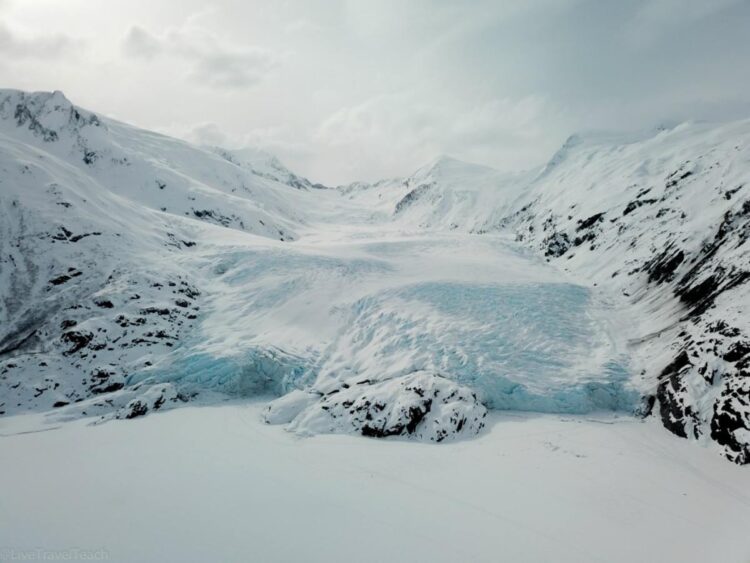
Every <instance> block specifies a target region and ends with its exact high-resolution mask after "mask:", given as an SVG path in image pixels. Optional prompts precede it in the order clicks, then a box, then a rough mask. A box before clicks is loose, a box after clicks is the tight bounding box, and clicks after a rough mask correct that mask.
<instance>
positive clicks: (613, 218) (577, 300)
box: [0, 90, 750, 463]
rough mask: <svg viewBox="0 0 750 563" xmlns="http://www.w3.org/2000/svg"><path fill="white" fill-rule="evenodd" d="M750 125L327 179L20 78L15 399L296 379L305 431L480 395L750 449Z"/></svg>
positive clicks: (4, 119)
mask: <svg viewBox="0 0 750 563" xmlns="http://www.w3.org/2000/svg"><path fill="white" fill-rule="evenodd" d="M749 140H750V122H738V123H732V124H725V125H706V124H684V125H680V126H677V127H674V128H671V129H662V130H657V131H652V132H648V133H645V134H642V135H631V136H629V137H623V136H604V135H584V136H577V137H572V138H571V139H569V140H568V142H566V143H565V145H564V146H563V147H562V148H561V149H560V151H558V153H557V154H556V155H555V156H554V157H553V158H552V159H551V161H550V162H549V163H548V164H547V165H546V166H545V167H544V168H542V169H540V170H534V171H530V172H525V173H519V174H506V173H500V172H497V171H495V170H493V169H490V168H487V167H484V166H479V165H472V164H467V163H462V162H459V161H456V160H453V159H450V158H445V157H444V158H440V159H438V160H436V161H435V162H433V163H431V164H429V165H427V166H425V167H423V168H421V169H419V170H418V171H417V172H415V174H413V175H412V176H410V177H408V178H405V179H395V180H385V181H382V182H378V183H376V184H363V183H358V184H352V185H350V186H345V187H341V188H338V189H336V190H332V189H323V188H322V186H319V185H315V184H312V183H311V182H309V181H308V180H306V179H304V178H301V177H299V176H297V175H295V174H293V173H292V172H290V171H289V170H287V169H286V168H285V167H284V166H283V165H282V164H281V163H279V161H278V160H276V159H275V158H274V157H272V156H270V155H267V154H265V153H262V152H259V151H227V150H224V149H220V148H199V147H195V146H192V145H190V144H188V143H185V142H182V141H178V140H175V139H171V138H168V137H165V136H162V135H158V134H155V133H151V132H147V131H143V130H139V129H137V128H134V127H130V126H128V125H125V124H122V123H118V122H116V121H113V120H110V119H106V118H102V117H99V116H96V115H94V114H92V113H90V112H88V111H85V110H83V109H80V108H77V107H75V106H73V105H72V104H71V103H70V102H69V101H68V100H66V99H65V98H64V96H63V95H62V94H60V93H59V92H56V93H52V94H49V93H34V94H27V93H23V92H18V91H11V90H5V91H2V92H0V247H1V250H0V411H2V413H3V414H10V413H14V412H18V411H21V410H28V409H35V410H40V411H45V410H48V409H53V411H52V412H53V414H52V415H50V416H54V417H55V418H70V417H78V416H82V415H89V416H90V415H98V416H103V417H105V418H108V417H112V416H115V417H120V418H129V417H134V416H138V415H142V414H145V413H146V412H149V411H151V410H156V409H160V408H166V407H168V406H174V405H177V404H180V403H181V402H183V401H188V400H191V399H193V400H211V399H212V398H220V397H223V396H226V395H238V394H239V395H243V396H247V395H257V394H266V393H273V394H276V395H281V397H280V398H278V399H276V400H274V401H272V402H271V403H270V404H269V406H268V408H267V409H266V413H265V417H266V420H267V421H269V422H276V423H288V424H289V428H290V429H292V430H295V431H297V432H300V433H312V432H357V433H361V434H365V435H370V436H389V435H408V436H411V437H415V438H418V439H423V440H433V441H441V440H443V439H448V438H453V437H455V436H461V435H472V434H475V433H476V432H478V431H479V430H480V429H481V428H482V426H483V419H484V416H485V412H486V408H487V407H489V408H499V409H518V410H534V411H546V412H567V413H585V412H592V411H597V410H620V411H625V412H636V411H638V412H640V413H641V414H643V415H649V414H651V413H652V412H653V415H654V416H659V417H660V418H661V420H662V421H663V423H664V425H665V426H666V427H667V428H668V429H670V430H671V431H672V432H674V433H675V434H677V435H679V436H683V437H689V438H695V439H699V440H701V441H704V442H706V443H707V444H715V445H716V446H717V447H718V448H719V449H720V450H721V451H722V452H723V453H724V454H725V455H726V456H727V457H729V458H730V459H733V460H734V461H736V462H738V463H747V462H750V449H749V447H750V446H749V444H750V383H748V381H750V372H749V371H748V366H749V365H750V364H748V362H750V355H749V354H750V337H748V335H749V334H750V326H748V324H749V323H750V321H748V320H747V319H748V315H747V311H745V309H746V308H747V307H748V306H750V295H749V294H748V291H749V290H748V284H747V283H746V282H747V279H748V278H749V277H750V273H749V272H750V264H749V262H750V255H749V254H748V246H747V239H748V236H749V235H750V223H749V222H750V201H749V200H748V196H747V194H746V193H745V192H746V190H747V188H746V185H747V184H748V182H749V181H750V143H749V142H748V141H749Z"/></svg>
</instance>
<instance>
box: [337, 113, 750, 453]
mask: <svg viewBox="0 0 750 563" xmlns="http://www.w3.org/2000/svg"><path fill="white" fill-rule="evenodd" d="M453 167H454V168H457V169H458V170H451V171H450V172H447V171H446V170H445V169H446V168H447V169H448V170H450V168H451V167H450V166H445V168H442V163H441V169H438V170H434V169H433V170H431V171H430V173H429V175H430V177H431V180H429V181H422V180H421V178H423V177H424V172H423V171H420V172H418V173H417V174H415V175H414V177H413V178H410V179H408V180H406V181H405V182H402V183H398V182H395V183H391V184H389V185H386V186H373V187H368V188H367V189H362V188H360V190H358V191H353V192H351V194H353V195H351V194H349V197H355V198H359V197H360V195H359V194H360V193H362V194H367V195H366V197H368V198H371V199H379V200H384V199H388V197H390V198H391V201H390V202H389V203H390V204H391V206H390V210H391V213H392V215H393V217H394V219H395V220H399V216H402V215H405V214H407V213H408V214H409V216H411V217H413V218H415V219H417V220H418V222H419V223H420V224H422V225H424V226H425V227H432V226H438V227H440V228H445V227H450V228H457V229H461V230H464V231H467V232H473V233H485V232H494V231H500V232H512V233H515V235H516V238H517V240H518V241H520V242H522V243H524V244H526V245H529V246H531V247H532V248H533V249H535V250H536V251H537V252H538V253H539V254H540V255H543V256H545V257H546V258H547V260H548V261H550V262H551V263H552V264H554V265H556V266H558V267H559V268H560V269H563V270H565V271H567V272H569V273H571V274H572V275H574V276H575V277H576V278H577V279H579V280H580V281H581V282H582V283H586V284H588V285H591V286H597V287H599V288H602V289H603V290H605V291H606V292H607V293H608V294H609V295H611V296H613V298H616V297H617V296H618V295H619V296H620V297H621V299H620V300H619V301H620V302H621V303H622V305H623V306H624V307H626V308H627V309H628V310H630V311H631V312H632V313H633V314H634V322H633V323H632V325H630V327H629V328H628V330H627V332H628V337H629V338H630V348H631V359H632V361H633V362H635V363H636V364H637V365H638V369H637V371H638V372H639V373H638V375H639V376H640V378H641V380H642V381H643V382H644V386H645V387H646V388H649V389H650V390H649V391H648V392H646V393H645V404H644V406H643V410H644V412H650V411H651V409H652V407H653V406H654V405H656V410H657V411H658V413H659V416H661V419H662V421H663V423H664V425H665V426H666V427H667V428H669V429H670V430H671V431H672V432H674V433H675V434H677V435H678V436H683V437H691V438H698V439H700V440H708V439H711V440H715V441H716V442H717V443H718V444H720V445H721V446H722V448H723V451H724V452H725V454H726V455H727V456H728V457H729V458H731V459H734V460H735V461H737V462H740V463H747V462H749V461H750V449H748V444H749V443H750V355H749V353H750V314H748V313H749V312H750V311H749V309H750V284H748V283H747V281H748V280H749V279H750V247H749V246H748V238H749V237H750V200H749V199H748V193H749V192H748V190H749V189H750V188H749V187H748V184H750V121H742V122H737V123H730V124H725V125H712V124H691V123H686V124H683V125H680V126H677V127H674V128H671V129H665V128H661V129H657V130H654V131H650V132H647V133H644V134H641V135H628V136H623V135H604V134H591V135H582V136H573V137H571V138H570V139H569V140H568V141H567V142H566V143H565V145H564V146H563V147H562V148H561V149H560V150H559V151H558V152H557V154H555V155H554V157H553V158H552V159H551V160H550V162H549V163H548V164H547V165H546V166H545V167H544V168H543V169H542V170H540V171H538V172H536V173H532V174H531V175H527V176H525V177H522V176H519V177H517V178H516V179H512V180H511V181H510V184H511V187H510V188H509V186H508V182H507V181H506V180H504V179H501V178H500V177H496V178H493V177H492V175H490V174H488V173H485V172H483V171H477V170H476V169H475V167H473V166H463V167H458V166H457V165H453ZM488 178H489V180H490V182H491V183H493V184H494V186H495V189H494V191H492V190H491V189H490V190H488V188H487V184H486V182H487V180H488ZM456 179H458V180H456ZM414 184H418V185H417V187H416V188H414V189H412V190H411V191H409V192H408V194H407V195H406V196H403V195H402V193H401V192H403V191H404V189H406V188H404V187H401V186H402V185H403V186H406V185H408V186H412V185H414ZM383 191H388V192H390V193H389V195H388V196H386V195H380V193H379V192H383ZM488 193H490V195H489V197H488V196H487V194H488ZM399 198H400V199H399ZM394 200H395V201H397V202H398V203H395V204H394V203H393V201H394ZM457 201H462V202H470V203H469V205H468V208H466V209H464V208H461V206H460V205H459V204H457ZM405 205H406V208H405V207H404V206H405ZM474 206H476V207H474ZM441 219H445V221H443V222H441Z"/></svg>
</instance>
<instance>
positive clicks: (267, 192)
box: [0, 90, 312, 416]
mask: <svg viewBox="0 0 750 563" xmlns="http://www.w3.org/2000/svg"><path fill="white" fill-rule="evenodd" d="M294 187H297V186H294ZM298 192H299V190H296V189H293V187H292V186H290V185H287V184H284V183H283V182H282V181H280V180H277V179H269V178H267V175H263V176H261V175H258V174H256V173H255V172H254V170H253V169H252V168H251V167H250V166H240V165H238V164H234V163H231V162H229V161H228V160H226V159H225V158H222V157H220V156H218V155H216V154H215V153H213V152H208V151H204V150H200V149H198V148H195V147H192V146H190V145H188V144H187V143H184V142H181V141H178V140H175V139H170V138H168V137H164V136H161V135H157V134H155V133H150V132H146V131H142V130H139V129H136V128H133V127H130V126H127V125H124V124H121V123H118V122H115V121H112V120H109V119H104V118H100V117H98V116H96V115H94V114H92V113H90V112H87V111H85V110H82V109H80V108H77V107H75V106H73V105H71V104H70V102H69V101H68V100H67V99H65V97H64V96H63V95H62V94H61V93H60V92H55V93H36V94H26V93H23V92H18V91H12V90H5V91H2V92H0V249H1V251H0V357H1V358H2V361H1V364H2V368H0V374H1V375H0V412H3V413H12V412H14V411H17V410H24V409H28V408H42V409H44V408H50V407H53V406H58V407H61V406H64V405H65V404H70V403H75V402H81V401H83V400H84V399H89V398H91V397H106V398H105V399H103V400H100V401H99V400H98V401H96V403H95V404H92V405H89V404H88V403H81V407H80V409H79V410H80V411H81V412H82V411H86V412H87V413H88V414H91V413H92V412H97V411H100V410H102V409H105V410H112V409H114V410H115V411H116V412H117V414H118V416H120V415H122V416H129V415H131V414H133V413H137V412H141V411H143V410H144V407H145V403H144V402H143V401H141V402H139V401H138V400H136V399H135V397H136V395H138V394H139V393H138V392H139V388H138V385H136V384H133V380H134V375H135V374H138V373H140V372H142V371H143V370H144V369H146V370H147V369H155V368H156V367H157V366H158V365H159V364H160V363H161V362H164V361H167V358H168V357H169V356H170V354H171V353H173V350H175V349H176V348H179V347H180V346H181V345H182V342H183V339H184V338H185V337H186V335H187V334H189V333H190V332H191V331H192V330H193V329H194V327H195V325H196V323H197V322H198V318H199V316H200V315H201V312H200V309H201V306H200V305H201V299H202V293H203V292H202V290H201V289H199V288H198V287H197V286H196V283H195V279H194V278H195V276H194V272H193V271H192V268H191V266H190V264H189V263H181V261H180V257H181V256H188V255H190V254H191V253H193V252H194V251H195V250H196V248H197V247H198V245H199V243H198V242H197V241H198V240H199V239H200V238H201V236H203V234H204V233H207V232H211V231H215V230H217V229H219V230H220V231H229V230H232V231H233V230H238V231H241V232H242V233H243V234H244V233H253V234H254V235H259V236H261V237H266V238H267V239H273V240H278V241H286V240H291V239H293V238H294V237H295V228H297V227H298V226H299V225H300V224H302V222H303V221H304V219H303V217H302V216H301V214H300V213H299V211H298V210H299V209H304V208H305V206H304V205H302V204H301V200H304V198H306V197H307V198H311V197H312V196H307V195H306V194H304V193H298ZM290 194H292V195H294V197H293V198H292V197H291V196H290ZM279 244H281V243H279ZM115 392H116V393H115ZM186 398H187V397H186V396H185V395H182V394H180V393H178V392H177V391H176V390H175V389H174V388H173V386H171V385H166V384H165V385H160V386H156V387H154V388H151V387H150V386H149V389H148V392H147V393H146V399H147V401H146V402H148V403H149V404H150V405H151V406H153V405H155V404H161V403H163V402H164V401H166V400H170V401H178V400H185V399H186ZM131 403H132V404H131ZM128 404H130V407H131V408H129V409H126V408H125V406H126V405H128ZM118 408H121V411H118V410H117V409H118Z"/></svg>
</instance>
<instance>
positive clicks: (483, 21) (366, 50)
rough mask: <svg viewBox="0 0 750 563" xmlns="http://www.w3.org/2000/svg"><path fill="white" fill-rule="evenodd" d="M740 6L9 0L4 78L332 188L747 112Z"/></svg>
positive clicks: (0, 71)
mask: <svg viewBox="0 0 750 563" xmlns="http://www.w3.org/2000/svg"><path fill="white" fill-rule="evenodd" d="M748 30H750V1H748V0H651V1H645V0H494V1H490V0H472V1H465V2H460V1H458V0H455V1H449V0H408V1H407V0H370V1H359V0H295V1H285V0H214V1H206V0H0V86H2V87H12V88H20V89H25V90H54V89H58V90H63V91H64V92H65V93H66V95H67V96H68V97H69V98H70V99H71V100H72V101H73V102H74V103H76V104H78V105H81V106H83V107H86V108H89V109H92V110H95V111H98V112H101V113H103V114H106V115H109V116H112V117H115V118H118V119H121V120H123V121H127V122H130V123H133V124H136V125H139V126H142V127H147V128H151V129H156V130H159V131H162V132H166V133H169V134H172V135H176V136H180V137H183V138H186V139H189V140H192V141H197V142H203V143H212V144H221V145H224V146H228V147H230V148H237V147H241V146H245V145H252V146H259V147H262V148H266V149H268V150H270V151H271V152H274V153H275V154H277V155H278V156H279V157H280V158H281V159H282V160H283V161H285V162H286V163H287V164H288V165H289V166H290V167H291V168H293V169H295V170H296V171H298V172H300V173H302V174H305V175H307V176H309V177H311V178H312V179H313V180H316V181H322V182H324V183H328V184H337V183H344V182H349V181H353V180H357V179H360V180H374V179H377V178H381V177H388V176H396V175H402V174H406V173H409V172H411V171H412V170H413V169H414V168H416V167H418V166H419V165H421V164H422V163H424V162H426V161H428V160H429V159H431V158H434V157H435V156H437V155H439V154H449V155H452V156H455V157H457V158H462V159H465V160H469V161H473V162H480V163H484V164H489V165H492V166H496V167H499V168H503V169H519V168H527V167H530V166H534V165H537V164H539V163H541V162H543V161H544V160H546V159H547V158H548V157H549V156H550V155H551V154H552V153H553V152H554V150H555V149H556V148H557V146H558V145H559V144H560V143H561V142H562V141H563V140H564V139H565V138H566V137H567V136H568V135H569V134H570V133H572V132H575V131H580V130H586V129H630V128H646V127H651V126H654V125H657V124H659V123H661V122H673V121H677V120H685V119H708V120H724V119H735V118H740V117H750V38H748Z"/></svg>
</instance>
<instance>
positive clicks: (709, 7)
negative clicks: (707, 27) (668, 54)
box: [627, 0, 744, 44]
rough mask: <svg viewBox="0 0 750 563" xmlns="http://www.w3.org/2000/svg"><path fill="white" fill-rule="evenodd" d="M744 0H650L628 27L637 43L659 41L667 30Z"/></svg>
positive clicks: (692, 22) (689, 23) (631, 36)
mask: <svg viewBox="0 0 750 563" xmlns="http://www.w3.org/2000/svg"><path fill="white" fill-rule="evenodd" d="M743 1H744V0H649V1H646V2H644V3H643V4H642V5H641V6H640V8H639V9H637V10H636V11H635V14H634V17H633V20H632V21H631V23H630V26H629V27H628V28H627V32H628V35H629V37H630V39H631V40H632V41H633V42H635V43H636V44H639V43H649V42H651V41H654V40H656V39H657V38H659V37H660V36H661V34H663V33H664V32H665V31H669V30H671V29H677V28H680V27H683V26H686V25H692V24H694V23H696V22H699V21H701V20H704V19H705V18H709V17H711V16H713V15H715V14H718V13H720V12H722V11H724V10H726V9H728V8H731V7H732V6H735V5H738V4H740V3H742V2H743Z"/></svg>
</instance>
